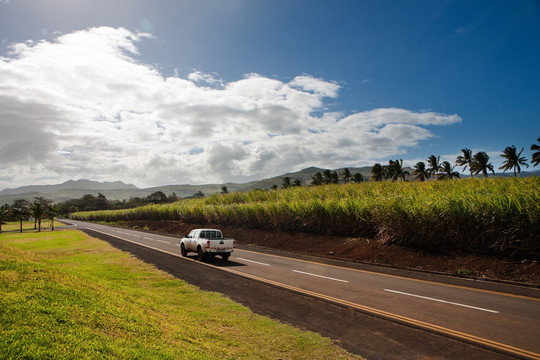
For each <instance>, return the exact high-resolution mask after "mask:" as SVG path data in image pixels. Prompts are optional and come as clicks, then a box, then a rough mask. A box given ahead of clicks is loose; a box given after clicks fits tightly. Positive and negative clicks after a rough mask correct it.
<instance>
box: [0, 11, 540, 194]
mask: <svg viewBox="0 0 540 360" xmlns="http://www.w3.org/2000/svg"><path fill="white" fill-rule="evenodd" d="M2 79H4V80H2ZM2 83H3V84H2ZM538 137H540V2H538V1H533V0H530V1H528V0H519V1H510V0H509V1H495V0H490V1H481V0H476V1H442V0H440V1H427V0H426V1H414V0H409V1H359V0H358V1H353V0H350V1H340V0H337V1H315V0H311V1H308V0H287V1H285V0H274V1H263V0H259V1H253V0H244V1H241V0H238V1H210V0H197V1H195V0H193V1H164V0H156V1H142V0H140V1H127V0H126V1H123V0H117V1H102V0H94V1H89V0H77V1H73V0H50V1H41V0H10V1H6V0H0V188H6V187H17V186H22V185H28V184H50V183H58V182H63V181H66V180H68V179H70V178H71V179H79V178H87V179H92V180H99V181H112V180H122V181H125V182H130V183H134V184H136V185H138V186H157V185H165V184H182V183H193V184H195V183H208V182H226V181H236V182H243V181H248V180H252V179H259V178H263V177H268V176H274V175H279V174H283V173H286V172H289V171H295V170H300V169H302V168H305V167H308V166H320V167H327V168H339V167H344V166H349V167H356V166H367V165H372V164H373V163H375V162H387V161H388V160H389V159H398V158H401V159H403V160H404V163H405V164H406V165H410V166H412V165H414V164H415V163H416V162H417V161H422V160H425V159H426V158H427V157H428V156H429V155H431V154H435V155H440V156H441V159H442V160H449V161H451V162H452V163H453V162H454V161H455V158H456V156H457V155H458V154H459V153H460V150H461V149H462V148H471V149H472V150H473V152H476V151H486V152H487V153H488V154H490V156H491V160H492V162H493V164H494V165H495V166H496V167H498V166H500V163H501V161H502V158H500V156H499V154H500V153H501V151H502V150H503V149H504V148H505V147H506V146H509V145H515V146H516V147H518V149H521V147H524V148H525V150H524V153H523V155H525V156H526V157H527V158H529V159H530V156H531V152H530V151H529V148H530V146H531V144H533V143H535V142H536V139H537V138H538ZM529 169H531V168H529Z"/></svg>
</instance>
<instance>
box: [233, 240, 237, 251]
mask: <svg viewBox="0 0 540 360" xmlns="http://www.w3.org/2000/svg"><path fill="white" fill-rule="evenodd" d="M232 247H233V249H236V240H233V242H232Z"/></svg>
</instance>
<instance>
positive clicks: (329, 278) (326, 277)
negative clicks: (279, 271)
mask: <svg viewBox="0 0 540 360" xmlns="http://www.w3.org/2000/svg"><path fill="white" fill-rule="evenodd" d="M293 272H295V273H299V274H304V275H311V276H316V277H320V278H323V279H328V280H334V281H341V282H344V283H348V281H347V280H341V279H336V278H332V277H328V276H322V275H317V274H312V273H308V272H303V271H298V270H293Z"/></svg>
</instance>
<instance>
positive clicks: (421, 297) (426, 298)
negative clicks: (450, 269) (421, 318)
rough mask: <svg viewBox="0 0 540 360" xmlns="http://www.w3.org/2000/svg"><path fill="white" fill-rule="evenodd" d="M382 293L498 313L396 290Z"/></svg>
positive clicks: (492, 311)
mask: <svg viewBox="0 0 540 360" xmlns="http://www.w3.org/2000/svg"><path fill="white" fill-rule="evenodd" d="M384 291H388V292H391V293H396V294H401V295H407V296H413V297H417V298H420V299H424V300H431V301H437V302H441V303H445V304H450V305H456V306H462V307H466V308H470V309H475V310H481V311H487V312H490V313H494V314H498V313H499V312H498V311H495V310H489V309H484V308H481V307H476V306H471V305H465V304H460V303H456V302H452V301H446V300H441V299H434V298H430V297H427V296H420V295H415V294H409V293H406V292H401V291H396V290H390V289H384Z"/></svg>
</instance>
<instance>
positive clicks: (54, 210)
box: [46, 204, 58, 231]
mask: <svg viewBox="0 0 540 360" xmlns="http://www.w3.org/2000/svg"><path fill="white" fill-rule="evenodd" d="M46 215H47V217H48V218H49V220H50V221H51V230H52V231H54V217H55V216H56V215H58V205H57V204H52V205H49V206H47V210H46Z"/></svg>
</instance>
